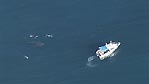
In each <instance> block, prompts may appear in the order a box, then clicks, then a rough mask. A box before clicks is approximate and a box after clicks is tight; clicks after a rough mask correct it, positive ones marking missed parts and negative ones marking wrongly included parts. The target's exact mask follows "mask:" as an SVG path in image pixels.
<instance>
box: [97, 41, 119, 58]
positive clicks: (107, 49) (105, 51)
mask: <svg viewBox="0 0 149 84" xmlns="http://www.w3.org/2000/svg"><path fill="white" fill-rule="evenodd" d="M120 44H121V43H120V42H112V41H110V43H106V44H105V45H104V46H101V47H99V49H98V50H97V51H96V55H97V56H98V57H99V58H100V60H103V59H105V58H108V57H110V56H111V54H112V53H113V52H114V51H115V50H116V49H117V48H118V47H119V46H120Z"/></svg>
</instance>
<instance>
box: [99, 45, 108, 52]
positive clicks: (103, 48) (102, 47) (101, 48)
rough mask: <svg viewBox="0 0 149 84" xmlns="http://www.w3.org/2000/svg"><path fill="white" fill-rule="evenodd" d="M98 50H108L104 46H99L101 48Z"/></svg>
mask: <svg viewBox="0 0 149 84" xmlns="http://www.w3.org/2000/svg"><path fill="white" fill-rule="evenodd" d="M99 49H100V50H102V51H103V52H105V51H107V50H108V48H107V47H106V46H101V47H99Z"/></svg>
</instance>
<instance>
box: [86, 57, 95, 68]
mask: <svg viewBox="0 0 149 84" xmlns="http://www.w3.org/2000/svg"><path fill="white" fill-rule="evenodd" d="M96 58H97V56H91V57H89V58H88V60H87V61H88V62H87V63H86V65H87V66H88V67H96V66H97V62H96V60H95V59H96Z"/></svg>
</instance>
